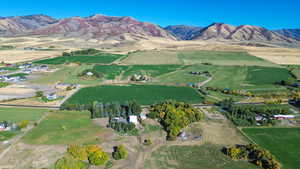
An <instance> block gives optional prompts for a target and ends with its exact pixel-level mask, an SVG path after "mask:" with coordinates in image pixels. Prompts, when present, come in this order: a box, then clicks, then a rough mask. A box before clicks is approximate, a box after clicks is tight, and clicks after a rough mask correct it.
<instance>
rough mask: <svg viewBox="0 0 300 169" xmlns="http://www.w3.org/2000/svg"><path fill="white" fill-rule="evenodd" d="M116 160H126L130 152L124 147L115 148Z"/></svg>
mask: <svg viewBox="0 0 300 169" xmlns="http://www.w3.org/2000/svg"><path fill="white" fill-rule="evenodd" d="M112 156H113V158H114V159H115V160H121V159H125V158H127V156H128V152H127V150H126V148H125V147H124V146H123V145H120V146H117V147H114V152H113V154H112Z"/></svg>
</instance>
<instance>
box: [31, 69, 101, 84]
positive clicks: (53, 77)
mask: <svg viewBox="0 0 300 169" xmlns="http://www.w3.org/2000/svg"><path fill="white" fill-rule="evenodd" d="M57 68H58V70H57V71H55V72H53V73H50V74H49V73H47V74H43V75H42V76H41V77H39V78H36V79H33V80H30V82H31V83H35V84H56V83H58V82H61V83H69V84H81V85H90V84H91V85H94V84H99V83H100V80H99V79H84V80H82V79H80V77H78V74H79V73H81V72H82V71H84V70H86V69H92V68H93V65H80V66H66V65H61V66H57Z"/></svg>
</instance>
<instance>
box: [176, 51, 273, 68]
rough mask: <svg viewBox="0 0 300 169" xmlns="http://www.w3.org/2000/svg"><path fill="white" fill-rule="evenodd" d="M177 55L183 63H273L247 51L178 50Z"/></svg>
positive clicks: (269, 64)
mask: <svg viewBox="0 0 300 169" xmlns="http://www.w3.org/2000/svg"><path fill="white" fill-rule="evenodd" d="M177 55H178V58H179V59H180V60H181V62H183V63H184V64H201V63H211V64H214V65H264V66H271V65H273V64H272V63H271V62H269V61H266V60H264V59H261V58H258V57H255V56H253V55H250V54H248V53H247V52H228V51H180V52H178V54H177ZM273 66H274V65H273Z"/></svg>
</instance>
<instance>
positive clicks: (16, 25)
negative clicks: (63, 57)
mask: <svg viewBox="0 0 300 169" xmlns="http://www.w3.org/2000/svg"><path fill="white" fill-rule="evenodd" d="M15 36H53V37H68V38H81V39H98V40H112V39H113V40H118V41H123V40H128V39H129V40H141V39H146V40H147V39H151V38H162V39H166V40H215V41H255V42H270V43H299V41H300V29H282V30H268V29H266V28H263V27H259V26H252V25H241V26H233V25H229V24H225V23H213V24H211V25H209V26H206V27H196V26H186V25H175V26H167V27H165V28H162V27H160V26H158V25H156V24H152V23H147V22H141V21H138V20H136V19H134V18H132V17H115V16H105V15H99V14H97V15H93V16H90V17H71V18H64V19H55V18H52V17H50V16H47V15H29V16H16V17H0V37H15Z"/></svg>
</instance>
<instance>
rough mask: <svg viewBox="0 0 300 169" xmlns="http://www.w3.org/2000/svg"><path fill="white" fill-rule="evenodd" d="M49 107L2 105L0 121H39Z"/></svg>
mask: <svg viewBox="0 0 300 169" xmlns="http://www.w3.org/2000/svg"><path fill="white" fill-rule="evenodd" d="M46 111H48V110H47V109H32V108H3V107H0V121H4V120H6V121H9V122H20V121H22V120H29V121H37V120H38V119H39V118H40V117H42V115H43V114H44V112H46Z"/></svg>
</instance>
